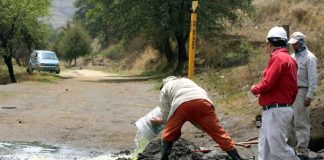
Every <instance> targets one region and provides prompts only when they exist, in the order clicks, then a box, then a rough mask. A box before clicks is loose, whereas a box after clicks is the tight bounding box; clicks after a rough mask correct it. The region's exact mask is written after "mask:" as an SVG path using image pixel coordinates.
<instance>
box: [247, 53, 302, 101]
mask: <svg viewBox="0 0 324 160" xmlns="http://www.w3.org/2000/svg"><path fill="white" fill-rule="evenodd" d="M297 68H298V66H297V63H296V61H295V60H294V59H293V58H292V57H291V56H290V55H289V54H288V50H287V49H286V48H280V49H276V50H274V51H273V52H272V53H271V56H270V60H269V63H268V66H267V68H266V69H265V70H264V71H263V77H262V80H261V82H260V83H258V84H256V85H255V86H254V87H253V88H252V89H251V92H252V93H253V94H255V95H260V97H259V104H260V105H261V106H266V105H271V104H275V103H279V104H293V102H294V101H295V98H296V95H297V92H298V86H297Z"/></svg>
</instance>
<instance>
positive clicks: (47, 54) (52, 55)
mask: <svg viewBox="0 0 324 160" xmlns="http://www.w3.org/2000/svg"><path fill="white" fill-rule="evenodd" d="M41 58H42V59H57V57H56V55H55V53H53V52H44V53H42V54H41Z"/></svg>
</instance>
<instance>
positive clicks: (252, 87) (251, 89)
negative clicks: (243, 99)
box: [250, 85, 255, 94]
mask: <svg viewBox="0 0 324 160" xmlns="http://www.w3.org/2000/svg"><path fill="white" fill-rule="evenodd" d="M254 87H255V85H252V86H251V88H250V91H251V93H252V94H254V93H253V92H252V91H253V89H254Z"/></svg>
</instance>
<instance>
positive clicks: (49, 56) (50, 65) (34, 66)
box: [28, 50, 60, 74]
mask: <svg viewBox="0 0 324 160" xmlns="http://www.w3.org/2000/svg"><path fill="white" fill-rule="evenodd" d="M33 70H37V71H48V72H55V73H56V74H59V73H60V62H59V60H58V58H57V56H56V53H55V52H53V51H46V50H34V51H33V52H32V53H31V55H30V58H29V66H28V71H29V72H30V73H32V72H33Z"/></svg>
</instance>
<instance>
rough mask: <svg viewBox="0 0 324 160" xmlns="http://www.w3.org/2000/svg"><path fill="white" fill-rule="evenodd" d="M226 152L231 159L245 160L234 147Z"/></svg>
mask: <svg viewBox="0 0 324 160" xmlns="http://www.w3.org/2000/svg"><path fill="white" fill-rule="evenodd" d="M226 153H227V154H228V155H229V156H230V157H231V158H232V160H246V159H243V158H242V157H241V156H240V155H239V153H238V152H237V150H236V149H233V150H230V151H227V152H226Z"/></svg>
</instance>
